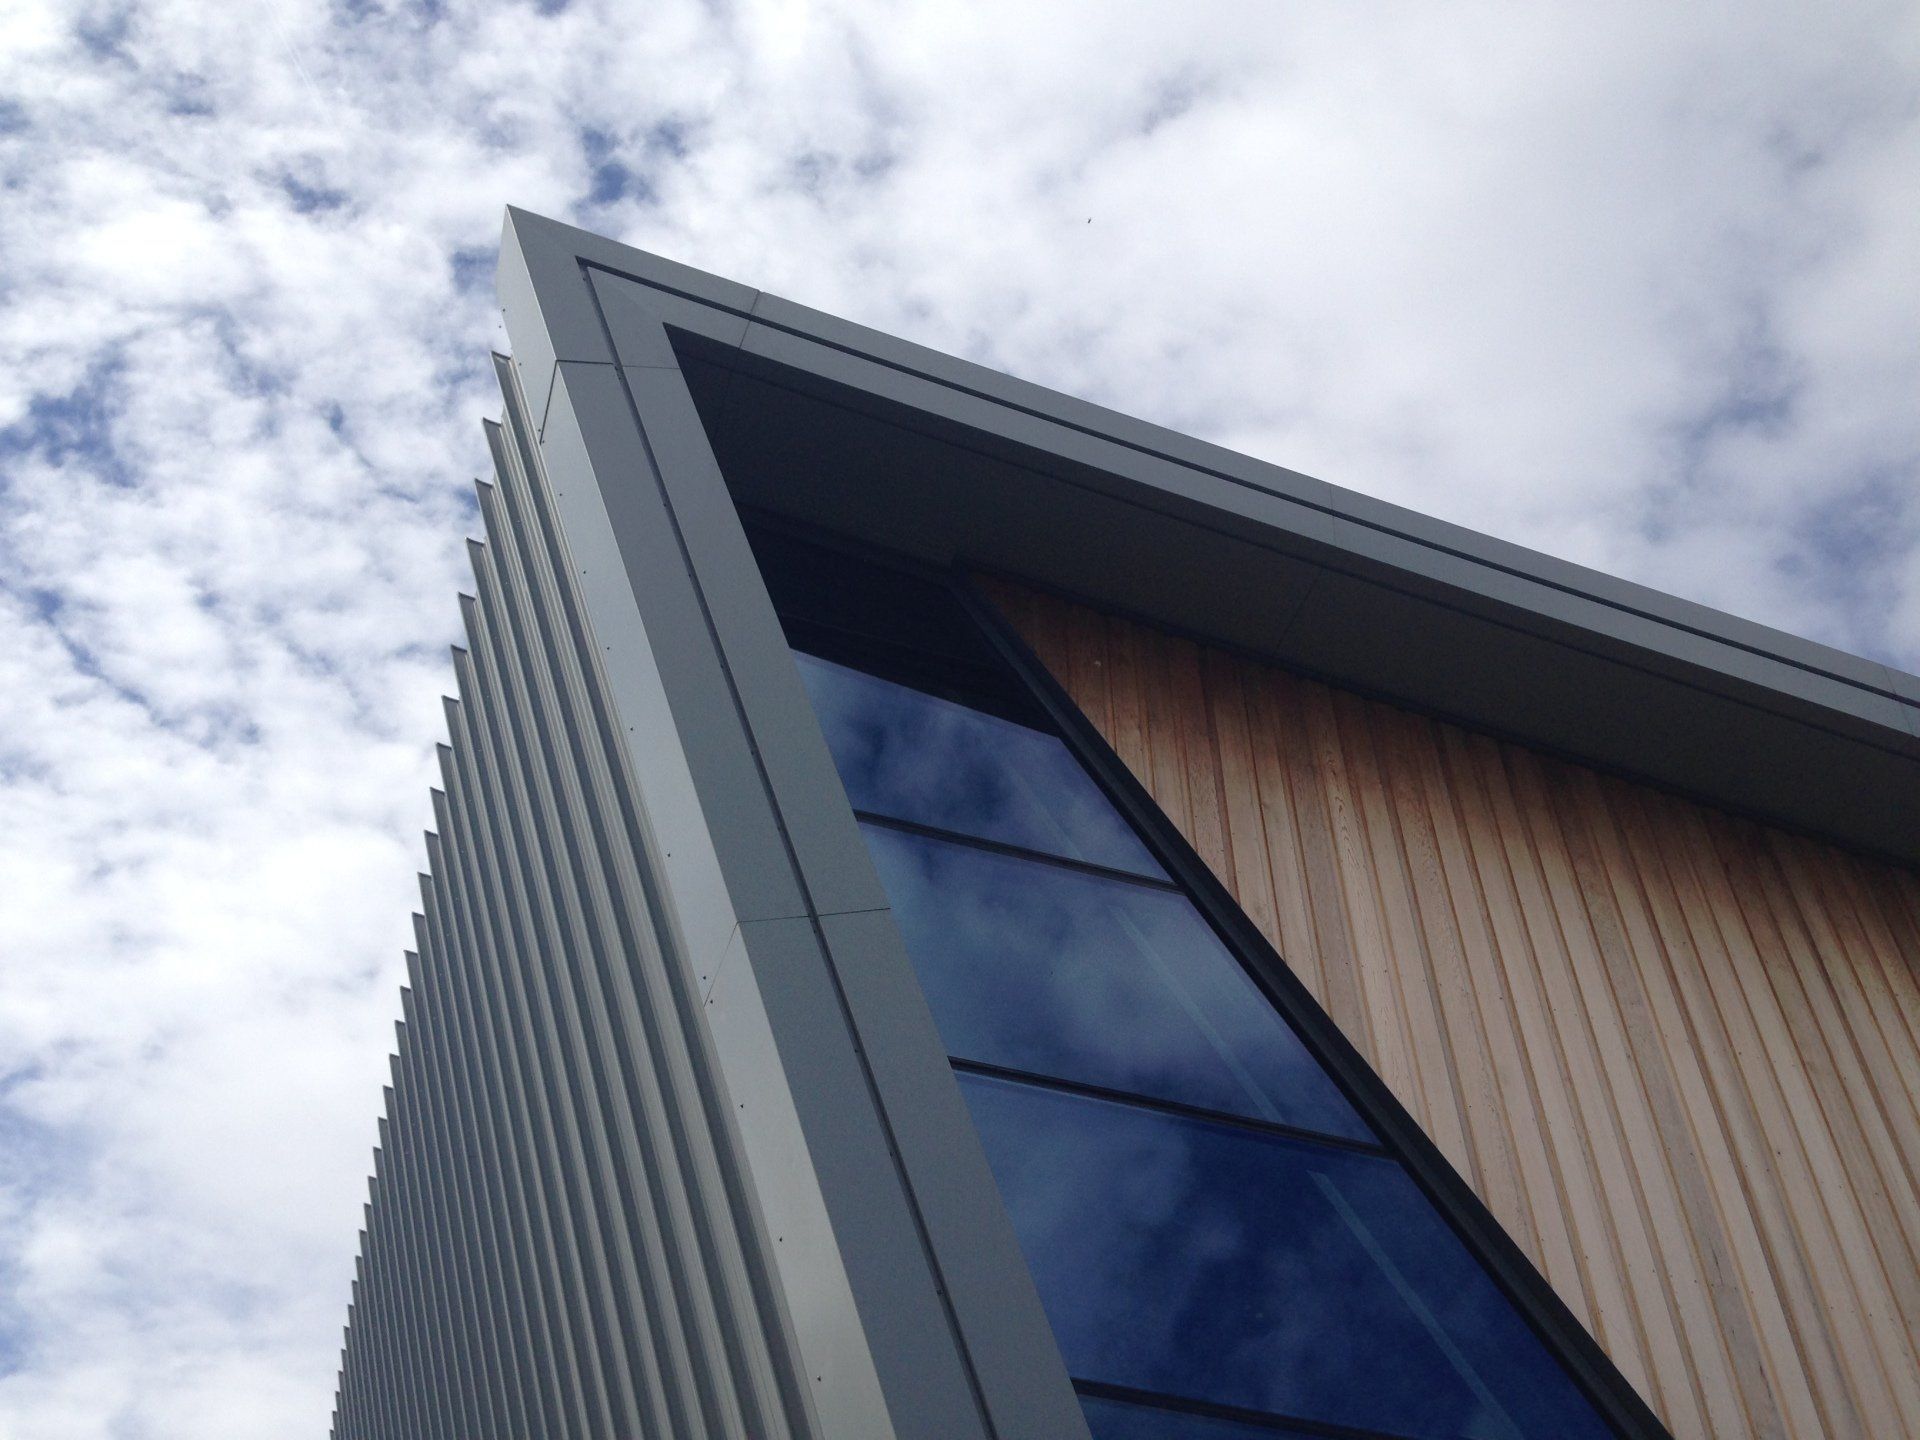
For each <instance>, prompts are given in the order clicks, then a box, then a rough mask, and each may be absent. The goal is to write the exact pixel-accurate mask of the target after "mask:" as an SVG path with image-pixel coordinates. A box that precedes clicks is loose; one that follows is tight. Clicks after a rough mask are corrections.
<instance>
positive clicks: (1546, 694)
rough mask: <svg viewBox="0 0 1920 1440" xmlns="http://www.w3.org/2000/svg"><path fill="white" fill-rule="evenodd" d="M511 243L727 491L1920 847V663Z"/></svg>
mask: <svg viewBox="0 0 1920 1440" xmlns="http://www.w3.org/2000/svg"><path fill="white" fill-rule="evenodd" d="M508 231H509V235H510V239H511V245H512V247H513V248H514V253H515V254H520V253H522V252H524V254H525V255H526V256H527V257H528V260H527V262H526V264H527V265H528V266H530V267H532V268H531V269H529V270H528V271H527V273H528V274H531V273H533V271H535V270H538V271H539V272H540V273H542V274H551V273H555V272H557V271H559V270H561V269H563V268H564V264H565V263H567V262H571V263H572V264H573V265H574V266H576V267H577V268H580V269H583V270H585V271H586V272H587V273H588V274H589V275H590V276H591V286H592V290H593V292H594V294H595V295H596V296H598V297H599V298H600V300H601V305H602V308H603V311H604V313H605V314H606V315H607V316H608V317H609V322H610V327H611V329H612V331H613V333H612V336H611V340H610V341H609V339H607V338H606V337H603V338H602V339H601V341H600V342H599V343H600V348H599V350H598V351H597V352H595V354H594V357H593V358H594V359H595V361H596V363H600V364H605V363H608V362H609V361H611V360H612V359H614V358H615V352H617V351H618V349H619V347H620V345H621V343H622V338H623V337H622V334H621V333H620V330H619V326H618V324H615V323H613V322H614V317H616V316H624V315H625V314H627V313H628V312H629V310H631V309H633V308H636V307H637V308H640V309H646V308H652V309H653V310H655V311H656V312H657V313H658V314H659V315H660V317H661V319H662V320H663V321H664V323H665V324H666V325H667V326H668V328H669V331H670V333H671V337H672V340H673V343H674V345H675V348H676V350H677V352H678V353H679V355H680V356H681V359H682V367H681V370H682V374H683V375H684V376H685V377H686V379H687V381H688V383H689V384H690V385H691V386H692V388H693V390H694V393H695V396H696V401H697V404H698V407H699V410H700V413H701V418H702V419H703V421H704V422H705V425H706V430H707V436H708V439H709V440H710V442H711V445H712V448H713V449H714V451H715V453H716V454H717V455H718V457H719V460H720V464H721V468H722V470H723V471H724V472H725V475H726V479H727V483H728V486H729V489H730V490H731V492H732V494H733V496H734V498H735V499H736V500H737V501H739V502H740V503H742V504H750V505H752V506H755V507H758V508H760V509H763V510H767V511H771V512H774V513H779V514H785V515H789V516H792V517H795V518H798V519H801V520H803V521H805V522H807V523H809V524H813V525H816V526H819V527H822V528H824V529H828V530H833V531H838V532H840V533H842V534H845V535H848V536H852V537H854V538H857V539H862V540H867V541H870V542H872V543H874V544H876V545H879V546H882V547H884V548H890V549H894V550H899V551H902V552H905V553H908V554H912V555H915V556H918V557H920V558H922V559H925V560H928V561H931V562H934V563H936V564H951V563H955V562H964V563H967V564H970V565H973V566H975V567H977V568H985V569H999V570H1003V571H1007V572H1011V573H1015V574H1019V575H1023V576H1025V577H1027V578H1029V579H1034V580H1038V581H1039V582H1041V583H1043V584H1051V585H1053V586H1056V587H1058V588H1060V589H1062V590H1065V591H1068V592H1069V593H1073V594H1076V595H1078V596H1080V597H1082V598H1084V599H1087V600H1090V601H1093V602H1094V603H1098V604H1103V605H1106V606H1108V607H1110V608H1114V609H1117V610H1120V611H1122V612H1125V613H1131V614H1134V615H1137V616H1139V617H1141V618H1143V619H1146V620H1148V621H1151V622H1156V623H1160V624H1163V625H1168V626H1171V627H1173V628H1175V629H1183V630H1188V631H1191V632H1193V633H1195V634H1197V635H1199V636H1202V637H1204V638H1208V639H1211V640H1214V641H1216V642H1224V643H1227V644H1229V645H1233V646H1237V647H1240V648H1243V649H1246V650H1248V651H1251V652H1254V653H1257V654H1260V655H1262V656H1265V657H1268V658H1272V659H1277V660H1279V661H1281V662H1283V663H1287V664H1290V665H1293V666H1296V667H1298V668H1301V669H1303V670H1307V671H1309V672H1311V673H1315V674H1318V675H1321V676H1323V677H1325V678H1327V679H1329V680H1332V681H1334V682H1335V683H1338V684H1342V685H1346V686H1349V687H1353V688H1357V689H1360V690H1362V691H1365V692H1369V693H1373V694H1377V695H1380V696H1383V697H1384V698H1387V699H1390V700H1396V701H1399V702H1402V703H1406V704H1411V705H1413V706H1416V707H1418V708H1422V709H1425V710H1429V711H1432V712H1434V713H1436V714H1439V715H1442V716H1445V717H1447V718H1451V719H1455V720H1459V721H1463V722H1465V723H1468V724H1470V725H1473V726H1476V727H1479V728H1485V729H1490V730H1493V731H1495V732H1497V733H1501V734H1504V735H1507V736H1509V737H1511V738H1514V739H1517V740H1521V741H1523V742H1526V743H1530V744H1533V745H1537V746H1541V747H1544V748H1546V749H1549V750H1552V751H1555V752H1558V753H1560V754H1563V755H1567V756H1570V757H1572V758H1575V759H1580V760H1585V761H1588V762H1590V763H1595V764H1599V765H1601V766H1604V767H1607V768H1610V769H1614V770H1617V771H1620V772H1622V773H1625V774H1628V775H1632V776H1636V777H1638V778H1642V779H1646V780H1650V781H1653V782H1655V783H1658V784H1661V785H1666V786H1670V787H1673V788H1676V789H1679V790H1682V791H1684V792H1686V793H1690V794H1693V795H1696V796H1698V797H1700V798H1702V799H1705V800H1707V801H1709V802H1711V803H1715V804H1719V805H1723V806H1727V807H1730V808H1733V809H1736V810H1740V811H1743V812H1746V813H1750V814H1754V815H1758V816H1760V817H1762V818H1767V819H1772V820H1776V821H1781V822H1785V823H1787V824H1789V825H1793V826H1796V827H1799V828H1802V829H1806V830H1810V831H1813V832H1815V833H1817V834H1822V835H1826V836H1830V837H1832V838H1834V839H1837V840H1840V841H1842V842H1843V843H1846V844H1850V845H1855V846H1858V847H1861V848H1865V849H1869V850H1874V851H1878V852H1880V853H1883V854H1888V855H1891V856H1893V857H1895V858H1898V859H1902V860H1906V861H1909V862H1911V861H1914V860H1920V827H1916V826H1914V825H1913V824H1912V821H1911V816H1912V814H1913V813H1914V812H1915V810H1916V809H1920V743H1917V742H1920V679H1916V678H1915V677H1913V676H1909V675H1905V674H1902V673H1901V672H1898V671H1896V670H1893V669H1891V668H1890V667H1888V666H1885V665H1882V664H1879V663H1878V662H1875V661H1872V660H1867V659H1863V658H1861V657H1858V656H1854V655H1848V654H1845V653H1843V652H1841V651H1838V650H1835V649H1832V648H1830V647H1828V646H1824V645H1820V644H1817V643H1815V642H1812V641H1808V640H1803V639H1800V638H1798V637H1795V636H1791V635H1786V634H1783V633H1781V632H1778V631H1774V630H1770V629H1768V628H1767V627H1765V626H1761V625H1756V624H1753V623H1751V622H1748V621H1744V620H1740V619H1738V618H1736V617H1733V616H1729V615H1724V614H1721V613H1719V612H1716V611H1713V610H1710V609H1708V608H1706V607H1704V606H1701V605H1696V604H1692V603H1690V602H1686V601H1682V600H1679V599H1676V598H1674V597H1672V596H1667V595H1662V594H1659V593H1657V592H1654V591H1652V590H1648V589H1646V588H1644V587H1642V586H1638V585H1634V584H1631V583H1629V582H1626V581H1622V580H1619V579H1616V578H1614V577H1612V576H1607V575H1604V574H1600V573H1598V572H1595V571H1591V570H1587V569H1585V568H1583V567H1581V566H1578V565H1573V564H1569V563H1567V562H1563V561H1559V560H1554V559H1552V558H1550V557H1547V556H1543V555H1538V554H1535V553H1532V552H1530V551H1527V550H1525V549H1523V548H1521V547H1519V546H1516V545H1511V544H1508V543H1506V542H1503V541H1499V540H1495V539H1493V538H1491V537H1488V536H1484V535H1478V534H1475V533H1473V532H1471V531H1468V530H1465V529H1463V528H1461V527H1459V526H1455V525H1450V524H1447V523H1445V522H1441V521H1437V520H1433V519H1430V518H1428V517H1426V516H1422V515H1419V514H1416V513H1414V512H1412V511H1408V510H1405V509H1402V508H1400V507H1398V506H1394V505H1390V504H1386V503H1383V502H1380V501H1376V500H1372V499H1369V498H1368V497H1366V496H1363V495H1359V494H1357V493H1354V492H1351V491H1347V490H1343V489H1340V488H1339V487H1337V486H1333V485H1329V484H1327V483H1326V482H1324V481H1320V480H1316V479H1314V478H1312V477H1310V476H1305V475H1301V474H1299V473H1297V472H1295V471H1291V470H1286V469H1284V468H1282V467H1279V466H1274V465H1269V464H1264V463H1262V462H1259V461H1256V460H1253V459H1250V458H1248V457H1246V456H1242V455H1235V454H1233V453H1231V452H1229V451H1226V450H1223V449H1221V448H1219V447H1217V446H1213V445H1209V444H1206V443H1205V442H1202V441H1198V440H1194V439H1191V438H1189V437H1185V436H1181V435H1177V434H1174V433H1172V432H1169V431H1166V430H1164V429H1161V428H1159V427H1157V426H1153V425H1149V424H1146V423H1144V422H1141V421H1138V420H1134V419H1131V418H1129V417H1126V416H1122V415H1117V414H1115V413H1113V412H1111V411H1107V410H1104V409H1102V408H1101V407H1099V406H1097V405H1091V404H1088V403H1086V402H1083V401H1078V400H1074V399H1072V398H1070V397H1066V396H1062V395H1057V394H1053V393H1051V392H1049V391H1046V390H1045V389H1043V388H1041V387H1039V386H1036V385H1031V384H1028V383H1026V382H1023V381H1019V380H1015V379H1013V378H1011V377H1009V376H1005V375H1000V374H996V373H995V372H993V371H990V370H987V369H985V368H984V367H982V366H979V365H974V364H970V363H968V362H965V361H961V360H957V359H954V358H953V357H950V356H945V355H940V354H937V353H935V352H932V351H929V350H926V349H924V348H922V347H920V346H916V345H912V344H909V343H907V342H904V341H901V340H898V339H895V338H893V337H891V336H887V335H883V334H879V333H877V332H874V331H871V330H867V329H865V328H863V327H861V326H858V325H853V324H850V323H848V322H846V321H843V320H839V319H836V318H835V317H832V316H829V315H823V314H821V313H819V312H817V311H813V310H809V309H807V308H806V307H804V306H800V305H795V304H793V303H791V302H789V301H785V300H782V299H780V298H779V297H777V296H772V295H768V294H765V293H762V292H757V291H753V290H751V289H748V288H746V287H744V286H740V285H737V284H735V283H733V282H731V281H725V280H721V279H719V278H718V277H714V276H706V275H702V274H700V273H699V272H697V271H692V270H690V269H688V267H686V266H682V265H677V264H675V263H673V262H670V261H666V260H663V259H661V258H660V257H658V256H654V255H649V254H646V253H644V252H642V251H639V250H635V249H632V248H630V247H625V246H621V245H618V244H616V243H615V242H612V241H609V240H606V239H604V238H602V237H599V236H594V235H590V234H588V233H587V232H585V231H581V230H577V229H574V228H572V227H569V226H565V225H561V224H558V223H556V222H553V221H549V220H542V219H540V218H539V217H535V216H529V215H526V214H524V212H512V214H511V215H510V222H509V226H508ZM556 257H564V259H563V258H556ZM509 269H510V267H506V266H504V265H503V271H502V297H503V301H504V302H505V303H506V305H507V310H508V314H509V319H510V321H511V320H512V319H513V318H514V317H515V312H516V311H518V312H519V314H520V316H521V317H522V323H521V325H520V327H519V328H520V329H522V330H526V329H529V326H528V325H527V324H526V323H525V322H526V318H527V317H533V318H536V319H538V318H541V317H543V316H544V314H545V312H546V310H554V309H555V303H554V302H553V301H552V300H551V299H550V298H546V297H543V299H542V305H543V306H544V307H545V310H540V309H537V308H530V307H529V305H528V304H527V303H525V302H524V301H522V300H520V299H518V298H517V297H516V296H515V295H514V293H513V290H514V286H515V284H516V283H518V282H517V281H516V280H515V278H514V277H513V276H512V275H510V274H509ZM557 288H558V289H560V290H564V289H565V287H557ZM574 288H576V289H579V288H583V287H579V286H577V285H576V286H575V287H574ZM623 292H624V293H625V294H626V295H627V297H628V300H630V301H631V304H629V303H628V300H623V299H620V298H616V297H620V296H622V294H623ZM560 308H565V307H560ZM556 313H557V312H556ZM581 313H583V314H584V311H582V312H581ZM509 328H510V329H512V328H513V327H512V325H511V324H510V327H509ZM586 328H588V327H586V326H585V325H583V324H568V325H565V326H563V327H562V329H563V330H564V331H565V332H566V333H568V334H578V333H581V332H582V331H584V330H585V329H586ZM530 340H531V343H533V344H535V345H536V346H538V345H540V344H542V343H544V342H542V341H540V340H539V338H538V337H537V336H530ZM518 343H519V342H518V340H517V339H516V345H517V344H518ZM580 353H581V355H582V358H586V355H587V349H586V348H582V349H581V352H580Z"/></svg>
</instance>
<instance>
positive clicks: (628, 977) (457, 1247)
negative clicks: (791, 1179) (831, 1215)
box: [334, 374, 877, 1440]
mask: <svg viewBox="0 0 1920 1440" xmlns="http://www.w3.org/2000/svg"><path fill="white" fill-rule="evenodd" d="M502 378H503V380H504V381H505V382H506V383H507V399H508V405H507V412H506V421H505V424H504V427H495V428H493V429H492V430H491V431H490V434H489V442H490V446H491V448H492V452H493V455H494V459H495V462H496V484H495V485H494V486H492V487H488V488H486V489H485V490H484V491H483V496H482V508H483V513H484V515H485V519H486V525H487V532H488V535H489V544H488V545H486V546H484V547H476V553H475V557H474V558H475V575H476V587H475V588H476V595H475V596H474V597H473V598H471V599H469V600H463V604H462V611H463V617H464V619H465V621H466V624H467V628H468V638H469V648H468V649H467V650H466V651H463V652H459V653H457V654H456V656H455V670H456V674H457V676H458V680H459V686H458V688H459V691H460V699H459V701H458V702H457V703H453V702H450V703H449V705H448V710H447V715H448V725H449V735H450V740H451V743H450V744H449V745H448V746H446V747H443V748H442V750H441V762H442V771H443V780H444V782H445V787H446V788H445V791H444V793H439V792H436V794H435V795H434V809H435V823H436V826H437V832H436V833H435V834H433V835H431V836H429V838H428V856H429V873H428V875H426V876H423V878H422V884H421V897H422V913H421V915H420V916H419V917H417V921H416V929H417V934H418V947H419V948H418V956H417V959H416V958H415V957H413V956H410V957H409V967H408V968H409V981H410V985H409V988H408V989H407V990H406V991H405V992H404V994H403V1008H404V1019H403V1021H402V1023H401V1024H400V1025H399V1026H398V1027H397V1036H398V1044H397V1052H396V1056H395V1063H394V1067H393V1068H394V1074H393V1084H392V1086H391V1088H390V1089H389V1090H388V1092H387V1115H386V1117H384V1118H383V1119H382V1121H381V1124H380V1132H381V1133H380V1142H381V1143H380V1149H379V1151H378V1152H377V1158H376V1169H377V1173H376V1176H375V1178H374V1180H373V1182H372V1184H371V1186H370V1191H369V1194H370V1205H369V1209H368V1229H367V1232H366V1234H365V1236H364V1238H363V1240H362V1254H361V1257H360V1260H359V1262H358V1266H357V1268H358V1271H359V1278H358V1279H357V1280H356V1285H355V1294H354V1301H353V1306H352V1309H351V1313H350V1323H349V1326H348V1330H347V1333H346V1336H345V1340H346V1344H345V1347H344V1350H343V1356H342V1366H341V1375H340V1385H339V1393H338V1396H337V1403H336V1411H335V1419H334V1432H335V1434H337V1435H338V1436H339V1437H341V1440H356V1437H384V1436H396V1437H397V1436H424V1437H445V1440H472V1437H481V1436H516V1437H518V1436H556V1437H561V1436H567V1437H572V1436H577V1437H582V1440H587V1437H596V1440H597V1437H626V1436H654V1435H659V1436H669V1435H671V1436H716V1437H718V1436H738V1437H747V1436H751V1437H756V1440H758V1437H763V1436H764V1437H769V1440H778V1437H782V1436H787V1435H816V1434H821V1433H823V1432H821V1431H820V1429H819V1427H818V1425H817V1423H816V1420H815V1418H814V1416H813V1411H812V1403H811V1400H810V1397H809V1395H808V1393H807V1392H808V1386H807V1384H806V1382H804V1381H803V1380H802V1377H801V1375H800V1372H799V1370H798V1368H797V1365H796V1363H795V1351H794V1347H793V1345H792V1344H791V1341H790V1337H789V1336H788V1333H787V1329H788V1325H787V1321H786V1320H785V1318H784V1315H783V1314H782V1313H781V1311H780V1305H781V1300H780V1297H779V1296H778V1294H777V1292H776V1286H775V1284H774V1282H773V1280H772V1278H771V1276H770V1273H769V1268H768V1261H767V1258H766V1256H765V1255H764V1254H763V1253H761V1251H762V1248H763V1246H762V1239H761V1237H760V1236H759V1235H758V1233H757V1230H756V1227H755V1224H754V1223H753V1216H754V1214H755V1206H754V1202H753V1199H752V1197H751V1196H749V1195H747V1194H746V1193H744V1189H743V1177H742V1175H741V1174H740V1171H739V1161H738V1159H737V1157H736V1156H735V1155H734V1154H733V1150H734V1147H735V1144H736V1142H735V1140H734V1138H733V1129H732V1123H733V1122H732V1121H731V1119H730V1117H729V1116H728V1115H727V1114H726V1113H725V1109H724V1107H725V1105H726V1101H725V1097H724V1094H723V1092H722V1090H721V1088H720V1085H719V1083H718V1080H717V1077H715V1076H714V1075H713V1074H712V1073H711V1071H712V1057H711V1055H710V1053H709V1042H708V1041H707V1040H706V1039H705V1038H704V1034H703V1033H702V1032H703V1031H704V1029H705V1024H706V1022H705V1018H704V1016H703V1014H702V1010H703V1004H704V997H703V995H702V993H701V990H702V982H701V980H700V979H699V978H698V977H697V976H696V975H695V974H694V973H693V971H692V968H691V967H690V966H689V965H688V964H687V963H686V960H685V955H684V953H683V951H684V946H683V945H682V943H681V941H680V940H679V939H678V937H677V935H676V933H675V925H674V923H673V918H672V917H671V916H669V915H667V914H666V913H665V907H666V900H665V898H664V890H663V886H662V880H661V876H660V875H659V873H658V868H657V858H658V857H656V856H655V855H653V854H652V853H651V848H650V847H651V839H650V836H649V835H648V830H647V820H646V816H645V815H644V814H643V813H642V810H641V808H640V806H639V803H638V800H637V798H636V794H635V790H634V786H633V781H632V777H631V775H630V773H629V762H628V759H627V757H626V755H625V754H624V749H623V747H622V746H621V744H620V742H619V740H618V736H619V734H620V730H619V727H618V724H617V722H616V721H615V720H614V718H613V714H612V712H611V710H610V708H609V705H608V700H607V696H606V694H605V689H604V682H603V680H602V678H601V676H600V672H599V667H598V664H597V662H596V660H595V658H594V656H593V654H592V653H591V650H590V648H589V647H590V644H591V641H590V639H589V627H588V625H587V622H586V620H585V617H584V616H583V615H582V614H581V613H580V605H579V597H578V595H577V594H576V593H575V592H574V591H573V589H572V588H571V584H570V582H569V580H568V578H567V573H566V568H565V563H566V562H565V560H564V546H563V542H562V540H561V537H560V536H559V535H558V534H557V533H556V532H555V530H554V523H553V515H552V511H551V504H550V500H549V499H548V498H547V497H546V496H544V495H543V494H541V493H540V486H541V485H543V484H544V481H543V480H542V479H541V477H540V475H539V474H538V459H537V455H536V454H535V452H534V450H533V448H532V446H533V444H534V441H533V437H532V436H531V434H529V433H528V431H529V429H530V424H529V421H528V419H527V416H526V412H525V408H524V405H523V403H522V401H521V399H520V392H519V390H518V386H517V382H516V381H515V379H514V377H512V376H510V375H506V374H503V377H502ZM723 938H724V937H723ZM717 961H718V956H717V955H716V956H715V957H713V965H714V967H715V968H717ZM876 1433H877V1432H876Z"/></svg>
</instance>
